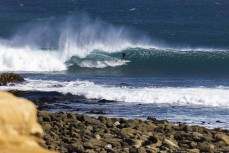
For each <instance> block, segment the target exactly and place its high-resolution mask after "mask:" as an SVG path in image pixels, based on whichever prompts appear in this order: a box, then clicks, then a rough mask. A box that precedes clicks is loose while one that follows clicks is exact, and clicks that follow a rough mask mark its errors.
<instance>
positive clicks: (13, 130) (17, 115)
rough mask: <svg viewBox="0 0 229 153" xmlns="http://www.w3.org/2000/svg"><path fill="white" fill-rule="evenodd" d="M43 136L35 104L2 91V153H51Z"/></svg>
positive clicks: (0, 152) (0, 106) (0, 100)
mask: <svg viewBox="0 0 229 153" xmlns="http://www.w3.org/2000/svg"><path fill="white" fill-rule="evenodd" d="M42 135H43V130H42V128H41V126H40V125H39V124H38V123H37V117H36V108H35V106H34V104H33V103H32V102H30V101H28V100H25V99H22V98H16V97H15V96H13V95H11V94H9V93H6V92H2V91H0V153H51V152H50V151H48V150H45V149H44V148H43V147H42V145H44V142H43V140H42Z"/></svg>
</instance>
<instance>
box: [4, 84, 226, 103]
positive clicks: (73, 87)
mask: <svg viewBox="0 0 229 153" xmlns="http://www.w3.org/2000/svg"><path fill="white" fill-rule="evenodd" d="M0 89H2V90H12V89H18V90H38V91H57V92H61V93H72V94H74V95H82V96H85V97H86V98H89V99H107V100H114V101H123V102H137V103H166V104H174V105H203V106H220V107H229V94H228V93H229V89H228V88H223V87H220V88H217V87H216V88H205V87H195V88H178V87H160V88H158V87H142V88H130V87H117V86H106V85H100V84H95V83H93V82H90V81H72V82H58V81H44V80H28V81H27V82H26V83H23V84H19V85H16V86H8V87H5V86H2V87H0Z"/></svg>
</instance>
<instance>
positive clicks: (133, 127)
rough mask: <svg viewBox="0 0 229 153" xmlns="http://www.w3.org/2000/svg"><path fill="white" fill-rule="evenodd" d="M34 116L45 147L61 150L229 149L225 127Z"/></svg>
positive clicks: (147, 152) (138, 152)
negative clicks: (40, 129)
mask: <svg viewBox="0 0 229 153" xmlns="http://www.w3.org/2000/svg"><path fill="white" fill-rule="evenodd" d="M38 119H39V122H40V123H41V125H42V127H43V128H44V130H45V136H44V140H45V141H46V147H47V148H48V149H51V150H56V151H59V152H61V153H74V152H77V153H81V152H88V153H107V152H111V153H119V152H123V153H156V152H161V153H167V152H177V153H178V152H184V153H186V152H193V153H199V152H210V153H213V152H229V131H227V130H221V129H214V130H209V129H207V128H204V127H199V126H187V125H184V124H179V125H175V124H172V123H168V122H167V121H158V120H156V119H151V118H149V119H148V120H146V121H142V120H139V119H134V120H126V119H123V118H106V117H98V118H97V119H95V118H92V117H89V116H86V115H80V114H72V113H62V112H60V113H48V112H46V111H40V112H39V113H38Z"/></svg>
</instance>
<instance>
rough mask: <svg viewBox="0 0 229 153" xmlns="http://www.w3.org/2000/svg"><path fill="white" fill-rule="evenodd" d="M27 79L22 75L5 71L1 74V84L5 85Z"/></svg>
mask: <svg viewBox="0 0 229 153" xmlns="http://www.w3.org/2000/svg"><path fill="white" fill-rule="evenodd" d="M23 81H25V80H24V78H23V77H22V76H20V75H19V74H15V73H3V74H1V75H0V86H5V85H7V84H8V83H19V82H23Z"/></svg>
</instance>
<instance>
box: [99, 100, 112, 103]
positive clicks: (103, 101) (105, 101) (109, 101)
mask: <svg viewBox="0 0 229 153" xmlns="http://www.w3.org/2000/svg"><path fill="white" fill-rule="evenodd" d="M98 102H99V103H113V102H115V101H114V100H107V99H101V100H99V101H98Z"/></svg>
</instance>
